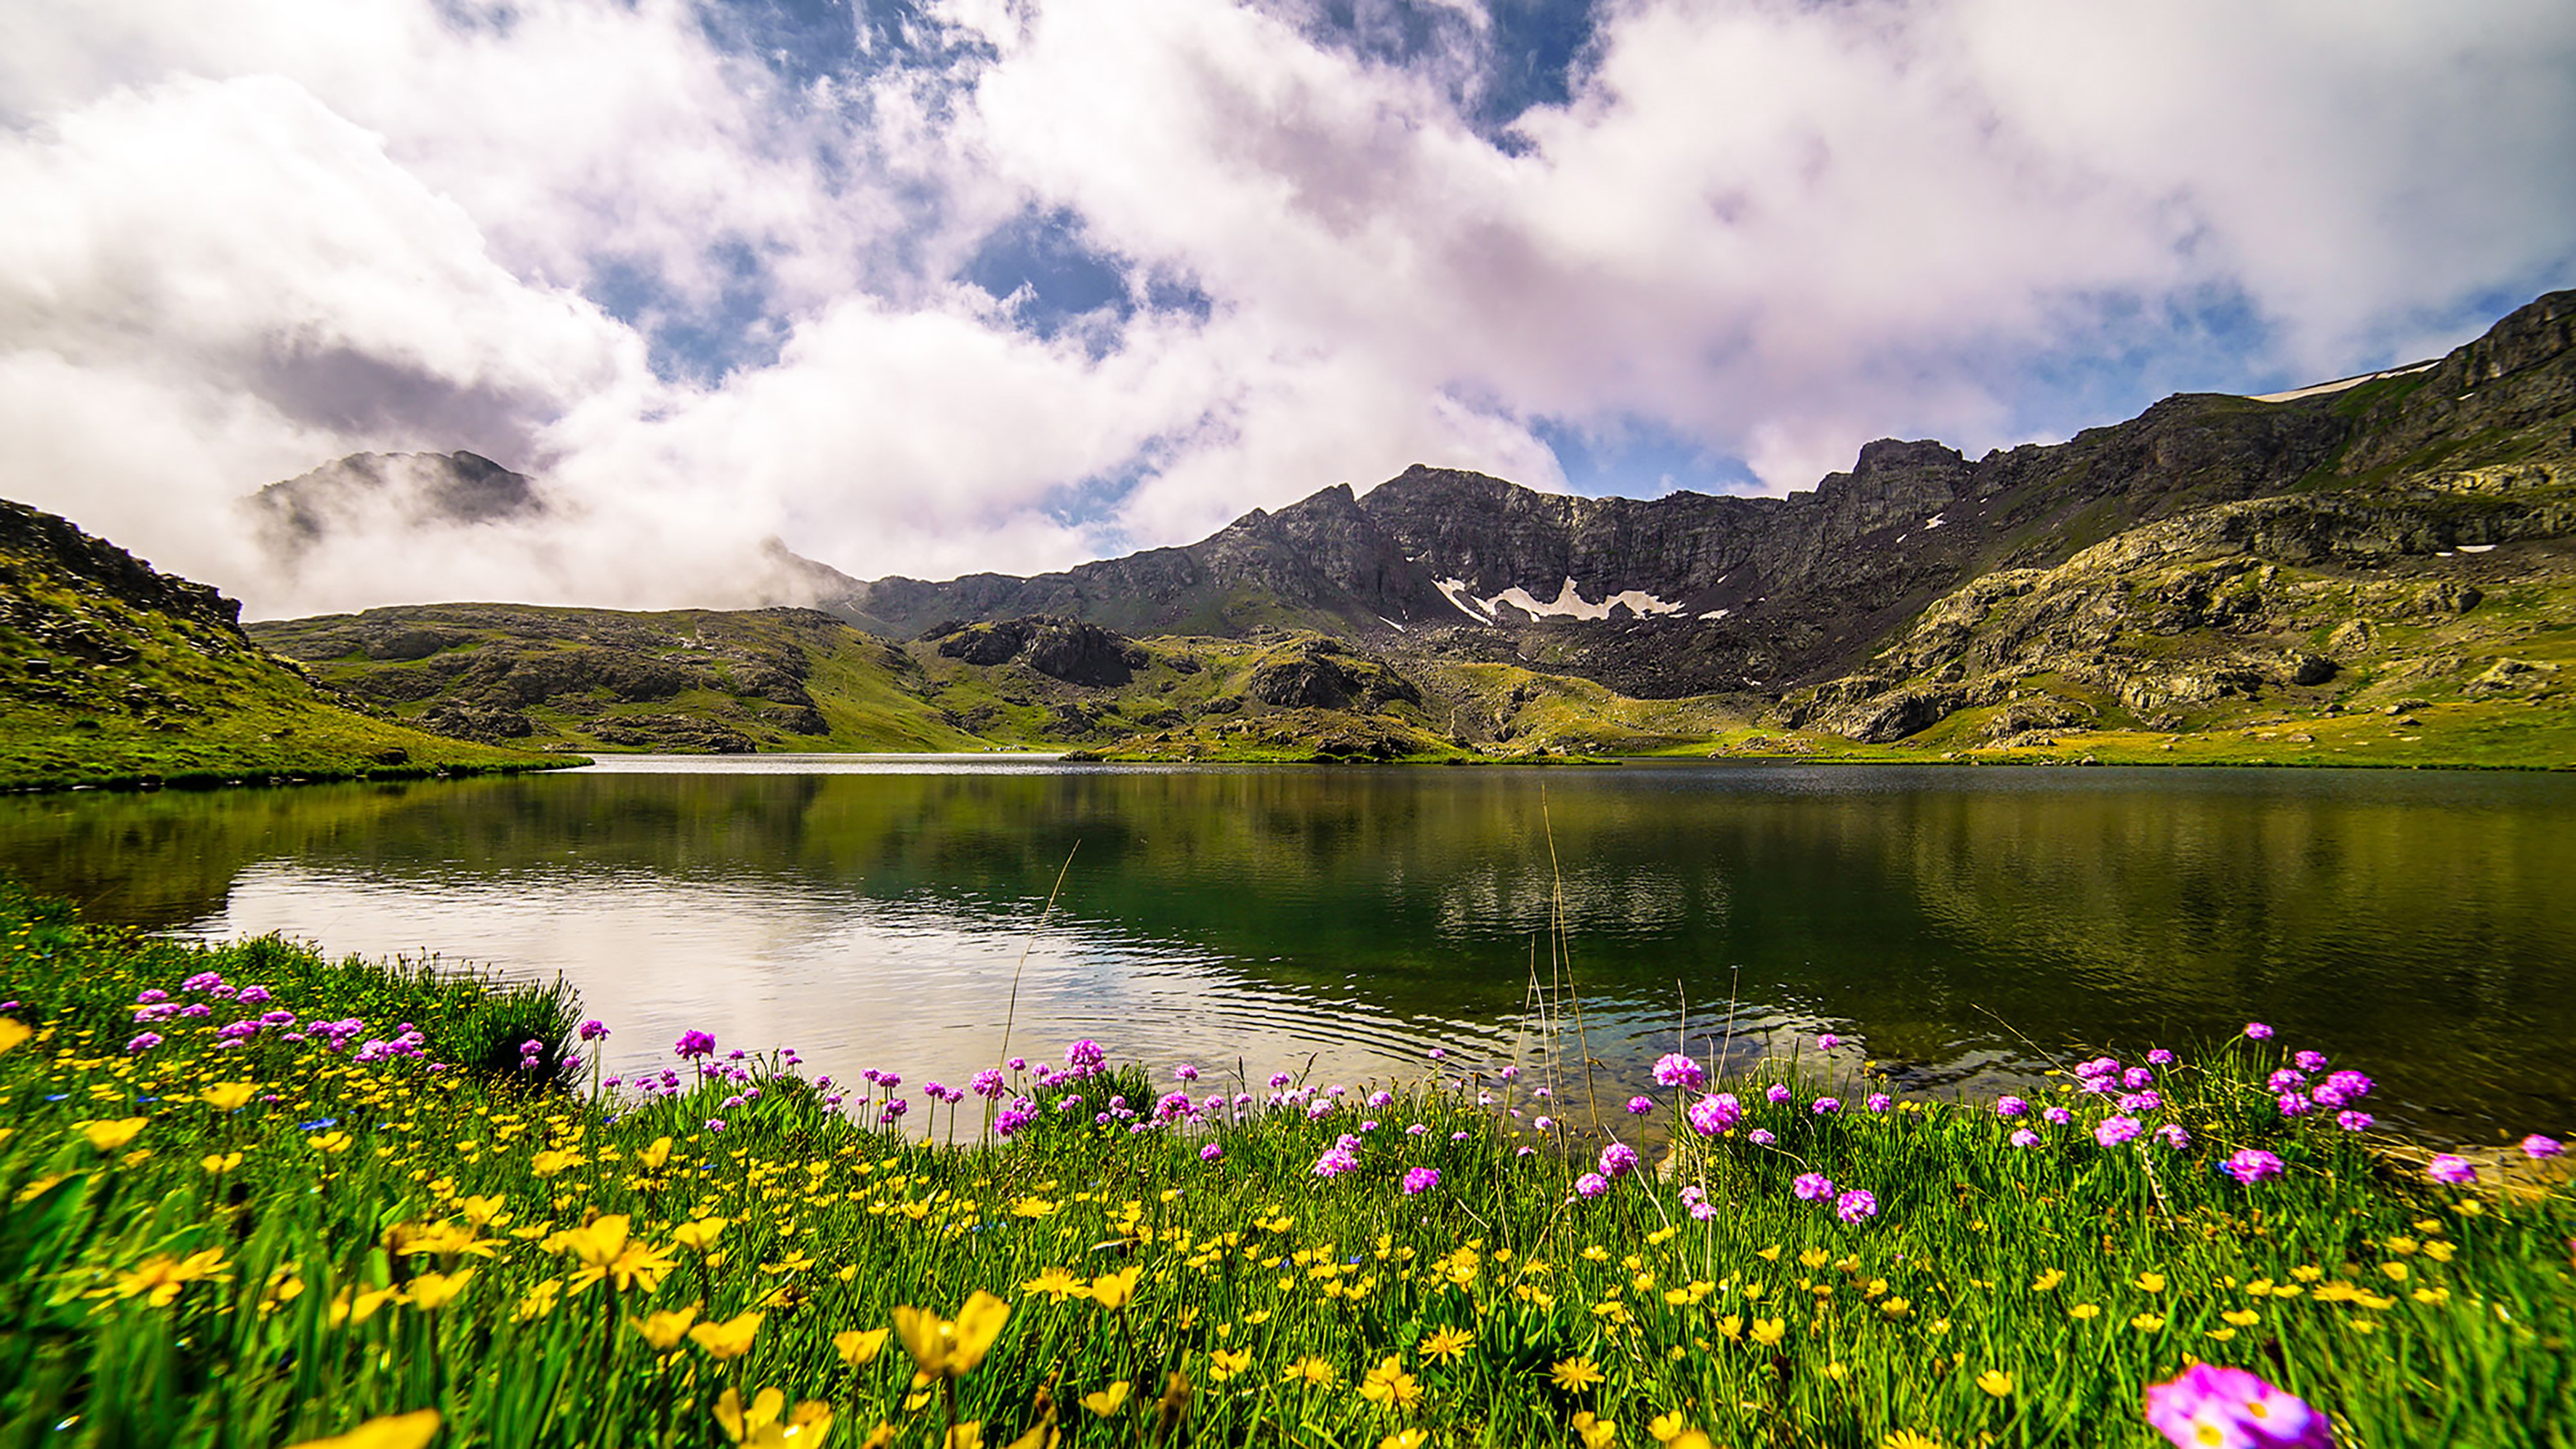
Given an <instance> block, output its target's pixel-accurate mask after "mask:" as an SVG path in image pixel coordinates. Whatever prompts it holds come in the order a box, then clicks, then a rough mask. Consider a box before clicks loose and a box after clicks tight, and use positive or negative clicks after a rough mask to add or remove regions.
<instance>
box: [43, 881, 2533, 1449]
mask: <svg viewBox="0 0 2576 1449" xmlns="http://www.w3.org/2000/svg"><path fill="white" fill-rule="evenodd" d="M1542 1024H1543V1025H1544V1026H1546V1027H1547V1028H1549V1029H1548V1030H1542V1031H1534V1032H1533V1034H1532V1036H1531V1049H1530V1050H1529V1051H1528V1052H1527V1053H1526V1054H1524V1056H1523V1058H1522V1059H1521V1060H1517V1061H1487V1060H1476V1061H1469V1060H1464V1059H1462V1058H1460V1057H1456V1056H1442V1055H1440V1054H1437V1053H1435V1054H1434V1056H1433V1057H1432V1058H1428V1059H1426V1060H1424V1061H1423V1063H1422V1064H1421V1069H1420V1071H1419V1072H1418V1073H1416V1074H1413V1075H1411V1076H1409V1077H1407V1078H1405V1079H1403V1080H1390V1081H1377V1082H1347V1083H1329V1082H1315V1081H1303V1080H1298V1079H1297V1078H1295V1077H1294V1076H1293V1075H1291V1074H1289V1073H1286V1072H1274V1071H1272V1070H1270V1069H1269V1068H1268V1067H1266V1066H1264V1065H1261V1064H1253V1065H1250V1066H1248V1067H1247V1066H1244V1065H1241V1064H1235V1063H1228V1064H1224V1065H1223V1066H1222V1067H1220V1066H1218V1065H1217V1064H1213V1063H1201V1064H1198V1065H1197V1066H1195V1067H1185V1066H1181V1065H1179V1064H1160V1065H1158V1066H1157V1067H1156V1068H1155V1070H1154V1071H1153V1072H1152V1073H1151V1074H1150V1075H1149V1073H1148V1071H1147V1070H1146V1068H1144V1067H1142V1066H1139V1065H1134V1064H1115V1063H1111V1062H1109V1061H1107V1060H1105V1058H1104V1055H1103V1054H1102V1053H1101V1052H1100V1050H1099V1049H1098V1048H1097V1047H1096V1046H1094V1045H1092V1044H1090V1043H1088V1042H1077V1043H1073V1044H1071V1045H1070V1046H1058V1045H1055V1044H1050V1045H1049V1048H1048V1050H1047V1051H1046V1052H1045V1053H1044V1054H1043V1056H1041V1055H1040V1054H1038V1053H1036V1052H1034V1051H1031V1052H1029V1057H1030V1058H1031V1059H1028V1060H1024V1059H1022V1058H1021V1057H1017V1056H1006V1055H1005V1053H1006V1051H1008V1050H1009V1048H1006V1047H1005V1046H1004V1045H1003V1044H1000V1043H997V1044H996V1060H995V1063H994V1065H993V1067H992V1068H991V1069H989V1071H988V1072H987V1073H985V1074H979V1075H978V1076H977V1077H976V1078H974V1079H971V1080H969V1081H966V1082H960V1083H955V1084H935V1083H927V1082H914V1081H911V1080H908V1079H907V1078H905V1077H904V1076H903V1075H902V1074H901V1064H900V1063H891V1062H890V1063H887V1064H886V1065H885V1068H884V1069H875V1068H872V1069H870V1071H869V1072H868V1073H866V1074H864V1075H863V1076H862V1078H861V1079H859V1080H855V1081H847V1082H842V1081H834V1080H832V1079H830V1078H829V1077H825V1076H808V1075H807V1074H806V1072H805V1070H804V1068H803V1066H802V1064H801V1063H799V1062H798V1060H797V1058H796V1055H795V1053H794V1052H793V1051H792V1050H791V1049H788V1048H786V1047H784V1046H773V1044H769V1043H757V1044H754V1043H729V1042H716V1041H713V1040H711V1039H709V1038H707V1037H705V1036H704V1035H703V1034H700V1033H696V1032H691V1033H689V1034H688V1035H686V1036H684V1037H682V1038H681V1039H680V1040H679V1041H677V1042H675V1043H673V1044H672V1045H671V1046H670V1048H668V1050H667V1054H666V1055H664V1056H663V1058H662V1059H663V1060H664V1061H665V1062H666V1065H665V1066H664V1067H662V1068H661V1069H658V1070H655V1071H653V1072H651V1073H649V1074H643V1075H637V1076H634V1077H632V1078H630V1079H625V1080H619V1079H614V1078H603V1076H602V1073H601V1071H600V1069H599V1067H598V1066H597V1065H596V1064H595V1063H594V1062H591V1061H585V1060H584V1058H585V1056H590V1057H594V1058H595V1057H596V1055H597V1054H598V1053H599V1052H600V1050H601V1048H602V1040H601V1039H602V1037H603V1036H604V1034H606V1033H608V1032H610V1031H613V1030H614V1023H613V1022H610V1023H601V1022H597V1021H588V1020H585V1019H584V1018H583V1014H582V1011H581V1006H580V1003H577V1002H575V1001H574V1000H572V999H571V998H570V997H569V996H568V995H567V994H566V993H565V992H563V991H561V990H560V989H547V988H543V987H532V986H527V985H523V984H521V985H513V984H509V983H503V982H498V981H491V980H484V979H478V978H476V977H473V976H471V975H460V974H455V973H449V972H433V971H431V970H429V969H427V968H426V967H423V966H421V965H418V964H416V963H406V962H401V961H395V962H368V961H361V960H356V959H344V960H334V959H332V958H330V957H328V956H326V955H324V954H322V953H321V952H319V951H317V950H314V949H311V948H307V947H304V946H299V945H295V944H291V943H284V942H279V941H276V940H260V941H251V942H244V943H240V944H235V945H227V946H220V947H211V948H208V947H198V946H191V945H182V944H178V943H174V942H170V941H165V940H159V939H154V938H151V937H146V936H141V935H137V934H134V933H132V932H128V931H124V930H121V929H115V928H108V927H103V926H97V925H92V924H89V923H85V922H83V921H82V920H80V919H79V917H78V916H77V914H76V913H75V912H74V911H72V910H71V909H70V908H69V907H66V906H64V905H62V904H60V903H56V902H49V901H44V900H39V899H34V898H30V897H28V896H25V895H23V894H20V893H18V892H16V891H14V890H0V1108H5V1114H0V1122H5V1125H0V1445H32V1444H37V1443H45V1444H95V1445H126V1444H151V1445H207V1446H217V1445H221V1446H233V1445H239V1446H268V1445H282V1444H297V1443H310V1442H325V1443H338V1444H349V1445H368V1446H403V1445H421V1444H428V1443H437V1444H443V1445H468V1444H477V1445H479V1444H492V1445H566V1446H570V1445H619V1446H624V1445H640V1444H652V1445H725V1444H735V1443H741V1444H756V1445H769V1446H777V1445H795V1446H813V1445H818V1444H822V1443H827V1442H828V1443H840V1444H849V1445H857V1444H878V1445H884V1444H902V1445H945V1446H967V1445H975V1446H985V1445H990V1446H996V1449H999V1446H1005V1445H1010V1446H1022V1445H1025V1446H1032V1449H1037V1446H1046V1445H1053V1444H1099V1445H1119V1444H1127V1445H1139V1444H1164V1443H1182V1442H1207V1443H1229V1444H1231V1443H1243V1444H1255V1443H1258V1444H1301V1445H1328V1444H1329V1445H1394V1446H1398V1449H1414V1446H1421V1445H1445V1444H1580V1445H1584V1446H1587V1449H1604V1446H1608V1445H1614V1444H1628V1445H1645V1444H1656V1443H1662V1444H1677V1445H1682V1446H1685V1449H1692V1446H1697V1445H1700V1444H1703V1443H1705V1444H1716V1445H1763V1446H1790V1445H1868V1446H1885V1449H1925V1446H1933V1445H1941V1446H1967V1445H2032V1444H2085V1445H2124V1444H2134V1445H2153V1444H2157V1443H2161V1442H2165V1435H2164V1434H2162V1433H2160V1431H2159V1429H2158V1428H2157V1427H2155V1426H2152V1425H2150V1423H2149V1422H2148V1420H2147V1419H2146V1417H2145V1416H2144V1414H2143V1413H2142V1404H2143V1402H2144V1400H2145V1396H2146V1394H2147V1391H2148V1388H2149V1386H2150V1385H2152V1384H2155V1383H2158V1382H2161V1381H2166V1380H2171V1379H2173V1378H2174V1377H2175V1376H2176V1375H2177V1374H2181V1373H2183V1372H2184V1371H2185V1370H2186V1369H2188V1368H2190V1367H2191V1366H2192V1365H2194V1364H2210V1365H2219V1366H2227V1367H2233V1368H2240V1369H2244V1370H2248V1371H2250V1372H2251V1373H2253V1374H2255V1375H2258V1376H2260V1378H2261V1379H2262V1380H2264V1381H2266V1382H2268V1383H2270V1384H2274V1385H2277V1386H2279V1388H2280V1389H2281V1390H2282V1391H2284V1392H2286V1393H2288V1394H2293V1395H2296V1396H2298V1398H2300V1399H2301V1400H2304V1401H2305V1402H2306V1403H2308V1404H2310V1405H2313V1406H2315V1408H2316V1409H2317V1410H2318V1411H2319V1412H2320V1413H2322V1414H2323V1415H2325V1416H2326V1417H2327V1419H2328V1420H2330V1422H2331V1425H2332V1432H2333V1442H2335V1443H2338V1444H2344V1445H2360V1446H2381V1445H2387V1446H2395V1445H2422V1444H2456V1445H2467V1444H2476V1445H2509V1444H2533V1445H2551V1446H2567V1445H2571V1444H2576V1412H2571V1408H2570V1405H2571V1403H2576V1355H2571V1353H2570V1352H2569V1344H2570V1340H2571V1337H2576V1281H2572V1280H2571V1274H2576V1262H2571V1258H2570V1255H2571V1253H2576V1241H2572V1240H2571V1239H2576V1195H2571V1191H2570V1188H2569V1185H2568V1178H2567V1175H2566V1173H2565V1171H2564V1167H2565V1161H2564V1159H2563V1158H2558V1157H2555V1156H2553V1155H2552V1154H2553V1153H2554V1151H2555V1144H2554V1143H2552V1142H2551V1141H2550V1140H2549V1139H2548V1138H2546V1137H2539V1136H2535V1137H2533V1138H2531V1139H2528V1140H2527V1141H2526V1143H2525V1144H2524V1146H2523V1147H2521V1148H2518V1149H2508V1150H2506V1151H2504V1152H2501V1153H2498V1152H2486V1153H2476V1154H2467V1153H2435V1152H2432V1151H2429V1150H2427V1149H2425V1148H2422V1147H2418V1146H2415V1145H2412V1144H2409V1143H2406V1142H2403V1141H2400V1140H2398V1139H2396V1138H2395V1137H2393V1136H2391V1135H2390V1134H2388V1133H2386V1132H2385V1131H2383V1130H2382V1129H2381V1128H2380V1127H2379V1126H2378V1125H2377V1124H2376V1123H2374V1122H2373V1121H2371V1120H2370V1119H2369V1118H2370V1110H2371V1107H2372V1105H2373V1102H2372V1087H2371V1084H2370V1083H2369V1081H2368V1079H2367V1078H2366V1076H2364V1075H2363V1071H2365V1070H2366V1069H2367V1066H2368V1064H2367V1063H2344V1062H2324V1061H2321V1060H2318V1059H2317V1058H2316V1057H2315V1056H2314V1055H2313V1054H2307V1055H2303V1054H2302V1053H2303V1048H2302V1046H2301V1044H2299V1043H2296V1042H2289V1041H2282V1040H2278V1039H2275V1038H2273V1037H2272V1036H2271V1035H2270V1034H2269V1033H2268V1032H2267V1031H2265V1030H2263V1029H2262V1028H2261V1027H2260V1026H2259V1024H2249V1026H2248V1027H2247V1029H2246V1031H2245V1032H2244V1033H2243V1034H2240V1035H2236V1036H2233V1037H2230V1038H2228V1039H2225V1040H2222V1041H2216V1042H2208V1043H2198V1044H2186V1043H2173V1044H2161V1045H2160V1044H2157V1043H2148V1042H2138V1043H2118V1044H2107V1043H2106V1044H2102V1046H2101V1048H2100V1049H2099V1050H2098V1053H2097V1054H2096V1055H2095V1056H2093V1057H2091V1058H2090V1059H2088V1060H2082V1061H2075V1060H2070V1061H2068V1062H2066V1063H2065V1064H2063V1066H2062V1067H2061V1068H2059V1069H2058V1070H2057V1071H2056V1072H2054V1073H2053V1074H2052V1075H2051V1076H2050V1077H2049V1078H2047V1079H2045V1080H2046V1085H2045V1087H2044V1088H2039V1089H2033V1090H2032V1091H2031V1092H2030V1093H2029V1094H2028V1096H2027V1099H2026V1100H2025V1099H2023V1098H2006V1099H2002V1100H2000V1101H1997V1100H1982V1101H1957V1100H1935V1099H1931V1098H1925V1097H1918V1096H1909V1095H1904V1094H1897V1093H1893V1092H1891V1091H1890V1090H1889V1089H1888V1086H1887V1084H1886V1082H1885V1081H1884V1080H1883V1079H1882V1078H1881V1077H1879V1076H1878V1075H1877V1074H1876V1073H1875V1072H1874V1070H1873V1068H1872V1066H1871V1064H1870V1063H1869V1062H1868V1061H1867V1059H1866V1058H1865V1057H1863V1056H1861V1055H1858V1054H1857V1050H1856V1048H1855V1047H1853V1046H1851V1045H1850V1044H1844V1043H1838V1042H1834V1041H1832V1040H1830V1039H1824V1040H1818V1039H1813V1038H1809V1039H1804V1040H1801V1041H1800V1042H1798V1043H1797V1044H1796V1045H1795V1048H1794V1050H1791V1051H1788V1052H1786V1053H1784V1054H1783V1056H1782V1057H1780V1058H1778V1059H1773V1060H1766V1061H1764V1062H1762V1063H1760V1064H1759V1065H1758V1066H1757V1067H1755V1068H1754V1069H1753V1070H1752V1071H1751V1072H1750V1073H1749V1074H1739V1076H1738V1077H1736V1078H1733V1079H1729V1080H1725V1081H1719V1080H1714V1079H1712V1078H1711V1077H1710V1074H1709V1072H1708V1069H1707V1066H1706V1065H1705V1064H1704V1063H1699V1062H1694V1061H1691V1060H1688V1059H1686V1058H1683V1057H1680V1056H1679V1055H1677V1054H1676V1055H1674V1056H1669V1057H1667V1058H1666V1059H1665V1060H1664V1061H1663V1062H1661V1063H1659V1064H1658V1065H1657V1067H1656V1069H1655V1071H1654V1074H1653V1079H1652V1080H1644V1081H1637V1082H1619V1083H1613V1082H1609V1081H1606V1080H1595V1081H1593V1082H1592V1083H1590V1084H1589V1089H1588V1090H1587V1089H1586V1084H1585V1082H1584V1077H1585V1069H1584V1067H1583V1061H1584V1053H1583V1052H1582V1050H1581V1046H1582V1043H1581V1039H1580V1034H1579V1029H1578V1028H1577V1026H1576V1025H1575V1024H1574V1023H1573V1021H1560V1020H1559V1019H1558V1018H1556V1017H1555V1016H1553V1015H1552V1014H1551V1015H1550V1016H1549V1017H1548V1018H1547V1019H1546V1020H1545V1021H1544V1022H1543V1023H1542ZM2168 1046H2170V1047H2172V1048H2173V1050H2167V1049H2166V1047H2168ZM2114 1047H2116V1048H2117V1055H2116V1057H2115V1056H2114V1055H2113V1048H2114ZM1020 1049H1021V1050H1027V1048H1026V1047H1025V1046H1023V1047H1022V1048H1020ZM2533 1125H2535V1126H2541V1127H2552V1126H2553V1124H2533ZM2230 1432H2234V1431H2232V1430H2231V1431H2230ZM2301 1432H2307V1431H2304V1430H2303V1431H2301ZM2176 1442H2184V1441H2182V1440H2176ZM2200 1442H2208V1443H2221V1442H2229V1443H2258V1442H2260V1443H2270V1442H2278V1443H2291V1442H2311V1443H2312V1442H2322V1441H2320V1440H2317V1439H2316V1438H2314V1437H2313V1435H2311V1436H2310V1437H2308V1438H2302V1439H2293V1438H2290V1437H2286V1436H2282V1437H2275V1438H2270V1439H2254V1438H2236V1439H2223V1438H2205V1439H2203V1440H2202V1441H2200Z"/></svg>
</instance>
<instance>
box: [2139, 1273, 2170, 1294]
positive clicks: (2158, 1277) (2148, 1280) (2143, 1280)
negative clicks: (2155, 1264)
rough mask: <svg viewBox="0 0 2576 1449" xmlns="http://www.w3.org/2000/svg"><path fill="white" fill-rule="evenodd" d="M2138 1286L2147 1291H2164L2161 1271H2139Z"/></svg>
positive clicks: (2163, 1276) (2163, 1277) (2163, 1278)
mask: <svg viewBox="0 0 2576 1449" xmlns="http://www.w3.org/2000/svg"><path fill="white" fill-rule="evenodd" d="M2138 1286H2139V1287H2140V1288H2142V1289H2144V1290H2145V1291H2147V1292H2149V1293H2162V1292H2163V1291H2165V1275H2164V1274H2162V1273H2140V1274H2139V1275H2138Z"/></svg>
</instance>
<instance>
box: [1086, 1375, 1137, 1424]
mask: <svg viewBox="0 0 2576 1449" xmlns="http://www.w3.org/2000/svg"><path fill="white" fill-rule="evenodd" d="M1126 1404H1127V1381H1126V1380H1125V1379H1120V1380H1119V1381H1118V1382H1116V1383H1114V1384H1111V1385H1110V1386H1109V1387H1107V1388H1105V1389H1102V1390H1100V1391H1099V1392H1098V1393H1092V1394H1085V1395H1083V1396H1082V1406H1083V1407H1084V1408H1086V1409H1089V1410H1090V1411H1091V1412H1093V1413H1095V1414H1098V1415H1099V1416H1100V1417H1102V1418H1104V1419H1106V1418H1108V1417H1109V1416H1110V1415H1112V1414H1115V1413H1117V1412H1118V1411H1119V1410H1120V1409H1122V1408H1124V1407H1126Z"/></svg>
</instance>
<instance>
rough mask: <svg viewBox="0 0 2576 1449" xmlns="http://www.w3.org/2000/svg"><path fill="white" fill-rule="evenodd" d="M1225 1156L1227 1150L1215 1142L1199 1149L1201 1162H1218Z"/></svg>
mask: <svg viewBox="0 0 2576 1449" xmlns="http://www.w3.org/2000/svg"><path fill="white" fill-rule="evenodd" d="M1224 1156H1225V1149H1224V1148H1222V1147H1219V1146H1217V1145H1216V1144H1215V1143H1213V1142H1211V1143H1209V1144H1208V1145H1207V1146H1205V1147H1202V1148H1200V1149H1199V1161H1201V1162H1216V1161H1219V1160H1221V1159H1222V1158H1223V1157H1224Z"/></svg>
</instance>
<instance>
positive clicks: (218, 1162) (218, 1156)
mask: <svg viewBox="0 0 2576 1449" xmlns="http://www.w3.org/2000/svg"><path fill="white" fill-rule="evenodd" d="M197 1165H198V1166H199V1167H202V1168H204V1169H205V1170H206V1171H207V1172H208V1173H209V1174H211V1175H213V1176H216V1177H221V1176H223V1175H224V1174H225V1173H227V1172H230V1171H232V1170H233V1169H234V1168H236V1167H239V1166H241V1165H242V1155H241V1154H240V1153H238V1152H209V1153H207V1154H206V1155H205V1156H203V1157H200V1158H198V1159H197Z"/></svg>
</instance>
